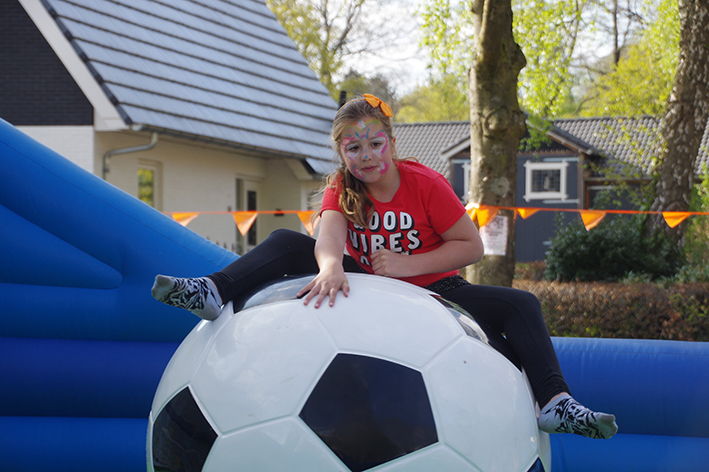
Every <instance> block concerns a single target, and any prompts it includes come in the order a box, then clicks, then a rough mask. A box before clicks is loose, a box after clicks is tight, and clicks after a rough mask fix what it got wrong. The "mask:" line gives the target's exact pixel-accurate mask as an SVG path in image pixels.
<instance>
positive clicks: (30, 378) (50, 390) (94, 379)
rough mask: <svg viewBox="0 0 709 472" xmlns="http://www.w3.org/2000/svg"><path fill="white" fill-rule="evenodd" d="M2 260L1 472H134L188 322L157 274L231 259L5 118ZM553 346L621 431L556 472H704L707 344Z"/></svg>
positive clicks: (574, 450) (561, 444)
mask: <svg viewBox="0 0 709 472" xmlns="http://www.w3.org/2000/svg"><path fill="white" fill-rule="evenodd" d="M0 251H2V255H1V256H0V300H2V303H1V304H0V469H1V470H8V471H13V472H21V471H46V470H58V469H59V470H71V471H72V472H83V471H96V470H101V471H102V472H112V471H116V472H133V471H135V472H138V471H144V470H145V441H146V430H147V417H148V414H149V411H150V407H151V402H152V399H153V395H154V393H155V389H156V387H157V385H158V383H159V381H160V377H161V375H162V372H163V370H164V368H165V366H166V365H167V363H168V361H169V359H170V358H171V356H172V354H173V352H174V351H175V349H176V348H177V345H178V344H179V343H180V342H181V341H182V339H183V338H184V337H185V336H186V335H187V334H188V333H189V332H190V330H191V329H192V327H194V325H195V324H196V323H197V322H198V321H199V319H198V318H196V317H194V316H193V315H191V314H189V313H187V312H185V311H183V310H179V309H175V308H170V307H167V306H164V305H162V304H160V303H158V302H156V301H155V300H153V299H152V297H151V296H150V287H151V285H152V281H153V278H154V276H155V274H157V273H167V274H174V275H181V276H194V275H203V274H206V273H210V272H213V271H215V270H218V269H219V268H221V267H223V266H225V265H227V264H228V263H229V262H231V261H232V260H234V259H235V257H236V256H235V255H234V254H232V253H230V252H228V251H226V250H224V249H221V248H220V247H218V246H216V245H214V244H212V243H210V242H209V241H207V240H205V239H203V238H201V237H200V236H198V235H196V234H195V233H193V232H192V231H190V230H187V229H185V228H183V227H182V226H180V225H179V224H177V223H175V222H174V221H172V220H171V219H170V218H167V217H165V216H164V215H162V214H160V213H159V212H157V211H155V210H153V209H152V208H150V207H148V206H147V205H145V204H143V203H142V202H140V201H138V200H137V199H135V198H133V197H131V196H129V195H127V194H125V193H124V192H122V191H121V190H118V189H116V188H115V187H113V186H111V185H109V184H107V183H106V182H104V181H102V180H101V179H99V178H97V177H95V176H93V175H91V174H89V173H87V172H85V171H83V170H82V169H80V168H79V167H77V166H75V165H74V164H72V163H71V162H69V161H67V160H66V159H64V158H62V157H61V156H59V155H57V154H56V153H54V152H53V151H51V150H49V149H47V148H46V147H44V146H42V145H40V144H38V143H37V142H35V141H33V140H32V139H30V138H28V137H27V136H26V135H24V134H23V133H21V132H19V131H18V130H17V129H15V128H13V127H12V126H11V125H9V124H8V123H6V122H4V121H2V120H0ZM554 344H555V346H556V348H557V351H558V353H559V359H560V361H561V364H562V368H563V369H564V372H565V374H566V376H567V379H568V382H569V385H570V387H571V389H572V391H573V393H574V395H575V396H576V397H577V398H578V399H579V401H581V402H582V403H585V404H587V405H589V406H593V407H594V408H597V409H599V410H602V411H609V412H613V413H615V414H616V416H617V419H618V425H619V427H620V433H619V434H618V435H617V436H615V437H614V438H612V439H610V440H608V441H600V440H590V439H584V438H580V437H576V436H573V435H552V436H551V446H552V471H558V472H563V471H572V472H585V471H601V470H602V471H623V472H633V471H637V472H648V471H663V472H667V471H682V472H699V471H705V470H707V464H709V405H707V400H708V399H709V343H684V342H669V341H633V340H607V339H603V340H602V339H575V338H563V339H562V338H555V339H554Z"/></svg>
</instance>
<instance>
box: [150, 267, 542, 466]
mask: <svg viewBox="0 0 709 472" xmlns="http://www.w3.org/2000/svg"><path fill="white" fill-rule="evenodd" d="M348 279H349V281H350V286H351V292H350V296H349V298H345V297H344V296H342V295H341V294H340V296H338V297H337V302H336V304H335V306H334V307H333V308H330V307H329V306H327V304H324V305H323V306H322V307H321V308H319V309H315V308H313V307H312V303H311V304H310V305H309V306H304V305H303V302H302V301H301V300H297V299H296V298H295V294H296V293H297V292H298V290H299V289H300V288H301V287H302V286H303V285H305V284H306V283H307V281H309V280H310V278H300V279H284V280H283V281H282V282H278V283H275V284H273V285H271V286H269V287H267V288H265V289H263V290H261V291H259V292H257V293H255V294H254V295H253V296H251V297H250V298H248V299H247V300H246V301H245V302H240V303H238V304H237V307H236V308H237V310H236V313H234V311H235V308H234V305H233V304H231V303H230V304H228V305H226V306H225V307H224V309H223V311H222V314H221V315H220V316H219V318H217V319H216V320H215V321H211V322H209V321H202V322H201V323H199V324H198V325H197V326H196V327H195V328H194V330H193V331H192V332H191V333H190V334H189V335H188V336H187V338H185V340H184V341H183V343H182V344H181V345H180V347H179V348H178V349H177V351H176V352H175V355H174V356H173V358H172V359H171V361H170V363H169V364H168V366H167V368H166V369H165V372H164V374H163V377H162V379H161V381H160V384H159V386H158V389H157V392H156V394H155V398H154V400H153V405H152V411H151V413H150V420H149V427H148V440H147V442H148V448H147V451H148V454H147V461H148V470H149V471H156V472H157V471H189V472H192V471H194V472H229V471H245V472H259V471H274V472H280V471H289V472H292V471H295V472H297V471H303V472H317V471H323V472H348V471H351V472H361V471H365V470H366V471H377V472H380V471H381V472H385V471H386V472H395V471H396V472H404V471H421V472H424V471H425V472H432V471H445V472H492V471H502V472H543V471H546V472H550V471H551V464H550V453H549V437H548V435H547V434H546V433H542V432H540V431H539V429H538V428H537V424H536V417H535V400H534V398H533V395H532V393H531V390H530V388H529V384H528V382H527V380H526V377H525V376H524V374H523V373H522V372H521V371H520V370H519V369H518V368H517V367H516V366H515V364H513V363H512V362H510V361H509V360H508V359H507V358H506V357H505V356H503V355H502V354H500V352H498V351H497V350H495V349H494V348H493V347H491V345H490V343H489V342H488V340H487V337H486V336H485V333H483V331H482V330H481V329H480V327H479V326H478V325H477V324H476V323H475V322H474V321H473V320H472V319H471V318H470V316H469V315H467V313H465V312H463V311H462V310H461V309H460V308H457V307H456V306H454V305H452V304H450V303H448V302H446V301H445V300H443V299H442V298H441V297H440V296H438V295H436V294H434V293H432V292H429V291H427V290H424V289H421V288H418V287H416V286H413V285H410V284H407V283H404V282H400V281H397V280H393V279H388V278H383V277H378V276H372V275H359V274H348Z"/></svg>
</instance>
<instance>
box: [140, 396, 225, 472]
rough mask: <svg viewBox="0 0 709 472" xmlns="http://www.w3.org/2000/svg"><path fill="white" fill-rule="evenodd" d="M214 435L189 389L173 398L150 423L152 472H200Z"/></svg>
mask: <svg viewBox="0 0 709 472" xmlns="http://www.w3.org/2000/svg"><path fill="white" fill-rule="evenodd" d="M216 439H217V433H216V432H215V431H214V429H212V427H211V425H210V424H209V422H208V421H207V419H206V418H205V417H204V415H203V414H202V410H200V408H199V406H198V405H197V402H196V401H195V399H194V397H193V396H192V393H191V392H190V389H189V388H184V389H183V390H181V391H180V392H179V393H178V394H177V395H175V396H174V397H173V398H172V399H171V400H170V401H169V402H168V403H167V405H165V407H164V408H163V409H162V411H161V412H160V414H159V415H158V417H157V418H156V419H155V422H154V423H153V450H152V456H153V469H154V470H155V472H164V471H169V472H201V470H202V467H204V462H205V461H206V460H207V455H208V454H209V451H210V450H211V449H212V445H213V444H214V441H215V440H216Z"/></svg>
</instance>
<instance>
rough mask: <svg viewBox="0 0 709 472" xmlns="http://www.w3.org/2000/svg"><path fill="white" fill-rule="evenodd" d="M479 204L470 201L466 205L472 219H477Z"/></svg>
mask: <svg viewBox="0 0 709 472" xmlns="http://www.w3.org/2000/svg"><path fill="white" fill-rule="evenodd" d="M477 209H478V206H477V205H476V204H474V203H468V204H467V205H465V212H466V213H467V214H468V216H469V217H470V219H471V220H473V221H475V212H476V211H477Z"/></svg>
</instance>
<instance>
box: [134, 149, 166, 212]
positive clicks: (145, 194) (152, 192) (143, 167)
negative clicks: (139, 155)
mask: <svg viewBox="0 0 709 472" xmlns="http://www.w3.org/2000/svg"><path fill="white" fill-rule="evenodd" d="M159 170H160V167H159V164H158V163H157V162H147V161H140V162H139V163H138V198H139V199H140V200H141V201H142V202H144V203H146V204H148V205H150V206H151V207H153V208H156V209H158V210H159V209H160V207H161V201H160V172H159Z"/></svg>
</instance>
